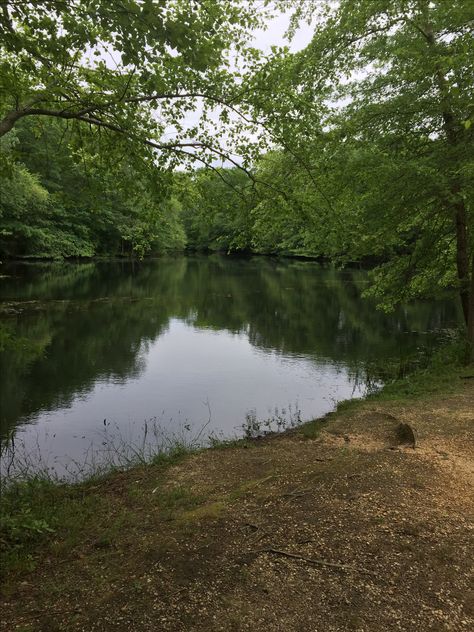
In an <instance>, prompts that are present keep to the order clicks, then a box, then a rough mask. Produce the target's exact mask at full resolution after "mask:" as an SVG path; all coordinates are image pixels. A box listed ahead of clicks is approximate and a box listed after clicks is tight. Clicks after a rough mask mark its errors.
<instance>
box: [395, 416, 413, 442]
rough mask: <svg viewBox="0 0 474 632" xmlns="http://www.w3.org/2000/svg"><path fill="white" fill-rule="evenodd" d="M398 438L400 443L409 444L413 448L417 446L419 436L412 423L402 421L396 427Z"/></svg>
mask: <svg viewBox="0 0 474 632" xmlns="http://www.w3.org/2000/svg"><path fill="white" fill-rule="evenodd" d="M396 433H397V439H398V443H399V445H409V446H411V447H412V448H415V447H416V444H417V437H416V430H415V428H413V426H410V424H407V423H404V422H401V423H399V424H398V426H397V428H396Z"/></svg>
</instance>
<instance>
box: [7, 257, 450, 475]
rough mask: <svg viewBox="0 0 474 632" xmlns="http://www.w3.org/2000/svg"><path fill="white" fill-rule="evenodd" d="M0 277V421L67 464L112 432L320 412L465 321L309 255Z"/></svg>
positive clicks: (38, 270) (97, 447) (225, 433)
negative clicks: (403, 302) (389, 307)
mask: <svg viewBox="0 0 474 632" xmlns="http://www.w3.org/2000/svg"><path fill="white" fill-rule="evenodd" d="M1 274H3V275H4V276H3V278H1V279H0V300H1V301H2V302H3V309H2V316H1V318H0V349H1V350H2V352H1V353H0V371H1V376H2V379H1V384H0V429H1V433H2V435H3V436H4V437H5V436H7V435H10V436H11V435H12V434H13V435H14V436H15V439H16V443H17V445H18V444H19V443H21V444H23V445H24V446H25V447H26V450H27V451H28V453H29V454H30V455H33V454H37V453H41V456H42V459H43V463H46V464H47V465H48V466H50V467H54V468H56V470H57V471H59V472H62V471H64V464H65V463H68V462H70V461H69V459H72V460H73V461H74V462H75V463H76V464H80V463H81V462H83V461H84V460H85V459H87V458H88V459H90V458H91V446H93V447H92V452H94V454H95V456H94V458H98V459H100V451H101V450H106V449H108V447H109V446H108V444H107V441H109V440H110V436H111V435H112V434H113V435H114V440H115V439H117V437H120V440H119V443H120V441H122V440H123V441H124V442H128V443H135V444H136V445H140V446H142V441H143V440H144V442H145V443H149V444H152V443H153V442H158V441H161V440H163V437H165V436H168V437H169V436H172V435H176V434H178V435H180V436H181V435H183V436H184V435H186V437H187V439H188V440H191V439H193V438H194V439H199V441H205V440H206V439H207V438H208V437H209V435H213V436H219V437H222V438H224V437H234V436H241V435H242V432H243V429H242V424H245V422H246V418H247V419H249V418H250V419H255V418H257V419H259V420H265V419H269V418H274V420H275V419H276V418H279V419H280V420H281V419H284V420H285V422H286V423H292V422H295V421H297V420H298V419H300V418H301V419H310V418H313V417H316V416H320V415H322V414H324V413H326V412H328V411H330V410H331V409H332V408H333V407H334V406H335V404H336V403H337V402H338V401H340V400H342V399H346V398H348V397H352V396H360V395H363V394H364V393H365V392H366V390H367V388H370V387H371V386H372V387H373V386H374V385H376V384H377V383H380V380H381V379H383V371H380V369H384V370H386V369H387V367H388V366H396V365H398V364H399V363H400V362H404V361H405V360H406V359H407V358H410V357H413V356H414V355H416V354H418V353H419V352H420V350H421V349H424V348H426V347H430V346H432V345H434V344H436V340H437V333H436V332H438V331H439V330H440V329H443V328H446V327H451V326H454V325H456V323H457V322H458V319H459V314H458V313H457V311H456V309H455V307H454V306H453V305H452V304H451V303H443V302H418V303H414V304H411V305H409V306H407V307H405V308H403V309H400V310H398V311H397V312H396V313H395V314H391V315H385V314H383V313H381V312H379V311H377V310H375V308H374V305H373V304H372V303H370V302H369V301H366V300H363V299H361V292H362V291H363V289H364V288H365V286H366V283H367V277H366V273H365V272H363V271H360V270H346V271H343V272H340V271H336V270H334V269H331V268H327V267H323V266H320V265H319V264H317V263H314V262H302V261H291V260H286V261H284V260H274V259H266V258H252V259H238V258H229V257H223V256H222V257H221V256H212V257H197V256H192V257H184V256H183V257H169V258H163V259H157V260H150V261H145V262H142V263H132V262H103V263H61V264H9V265H4V266H3V267H2V270H1ZM104 420H105V421H104ZM144 422H147V426H146V432H147V436H146V437H145V438H144V435H143V432H144ZM104 434H106V435H107V434H108V438H107V437H105V440H104ZM158 434H159V437H158ZM103 446H105V447H103Z"/></svg>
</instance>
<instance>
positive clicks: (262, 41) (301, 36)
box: [163, 12, 313, 167]
mask: <svg viewBox="0 0 474 632" xmlns="http://www.w3.org/2000/svg"><path fill="white" fill-rule="evenodd" d="M290 17H291V13H283V12H278V14H277V15H276V17H274V18H273V19H272V20H270V21H269V22H268V24H267V28H266V29H257V30H255V36H254V40H253V42H252V46H254V47H255V48H259V49H260V50H261V51H262V52H263V53H270V52H271V47H272V46H278V47H281V46H288V47H289V49H290V51H291V52H294V53H295V52H298V51H300V50H302V49H303V48H305V47H306V46H307V45H308V44H309V43H310V41H311V38H312V35H313V27H312V26H311V25H308V24H306V23H302V24H301V25H300V27H299V28H298V29H297V31H296V33H295V35H294V37H293V38H292V40H291V41H289V40H288V39H287V38H286V37H285V33H286V31H287V29H288V27H289V23H290ZM200 114H201V110H200V109H197V110H196V111H195V112H193V113H189V115H188V117H187V120H186V125H187V127H193V126H195V125H196V124H197V123H198V122H199V119H200ZM215 121H216V124H218V112H217V111H216V113H215ZM174 136H175V129H174V128H173V127H169V128H167V129H166V131H165V133H164V135H163V139H164V140H166V141H170V140H171V139H172V138H173V137H174ZM235 159H236V162H238V163H239V164H240V163H241V160H240V158H238V157H237V156H235ZM196 164H197V163H196ZM212 164H213V166H225V167H229V166H231V163H230V162H228V161H224V162H223V161H222V160H221V159H219V158H217V157H216V160H215V161H213V163H212Z"/></svg>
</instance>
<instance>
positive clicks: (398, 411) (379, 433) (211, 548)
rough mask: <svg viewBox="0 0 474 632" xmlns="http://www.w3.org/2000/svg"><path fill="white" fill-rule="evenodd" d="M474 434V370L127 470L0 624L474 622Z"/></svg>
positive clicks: (431, 625) (275, 626)
mask: <svg viewBox="0 0 474 632" xmlns="http://www.w3.org/2000/svg"><path fill="white" fill-rule="evenodd" d="M400 422H405V423H409V424H410V426H411V427H414V428H415V429H416V431H417V447H416V448H411V447H408V446H398V445H397V442H398V439H397V434H396V432H395V429H396V428H397V426H398V424H399V423H400ZM473 435H474V384H473V380H466V381H465V384H464V385H463V387H462V389H461V390H460V392H459V393H458V394H456V395H450V396H447V397H438V398H432V399H431V401H427V400H426V399H424V400H419V401H417V402H414V403H411V404H410V405H405V406H402V405H400V404H392V403H387V402H374V401H372V402H369V401H368V402H365V403H362V404H359V405H358V406H356V407H352V408H349V409H348V410H346V411H345V412H341V413H338V414H336V415H333V416H332V417H331V418H330V420H329V421H328V422H327V423H324V424H321V423H320V424H314V425H313V427H311V426H310V427H307V428H305V429H303V430H302V431H298V432H295V433H293V434H289V435H285V436H280V437H276V438H273V439H265V440H260V441H256V442H255V443H254V444H253V445H251V446H248V447H244V445H240V446H237V447H232V448H228V449H216V450H211V451H206V452H202V453H199V454H196V455H192V456H189V457H187V458H185V459H184V460H183V461H182V462H180V463H179V464H177V465H175V466H173V467H171V468H170V469H168V470H166V472H163V469H160V468H154V467H147V468H143V469H140V470H134V471H130V472H127V473H125V474H121V475H115V476H114V477H112V478H110V479H109V480H107V481H105V482H103V483H101V484H98V485H95V486H92V487H89V488H87V489H86V490H85V491H84V498H83V500H81V502H83V511H84V515H85V516H86V517H85V518H84V522H83V524H82V525H81V529H80V531H79V532H76V531H74V528H73V525H72V526H71V528H70V529H65V530H64V531H63V532H61V531H58V533H57V534H56V535H55V537H54V542H53V543H52V544H51V545H48V546H46V547H44V548H42V549H41V550H40V551H38V553H37V556H36V558H35V560H34V561H35V562H36V569H35V570H34V571H33V572H31V573H30V574H28V573H27V574H25V573H22V574H21V575H15V576H14V577H11V578H10V579H9V580H8V581H7V583H6V585H5V588H4V597H3V604H2V612H3V615H2V624H1V626H0V629H1V630H5V631H7V630H8V631H10V630H21V631H22V632H30V631H33V630H35V631H36V630H38V631H44V632H46V631H48V632H54V631H59V630H67V631H69V630H70V631H79V630H84V631H92V630H101V631H102V630H103V631H108V630H119V631H122V630H123V631H125V630H127V631H133V632H145V631H147V632H148V631H150V632H151V631H162V630H163V631H173V632H174V631H176V632H178V631H183V632H184V631H186V632H187V631H196V632H198V631H202V632H214V631H218V630H219V631H226V632H227V631H232V630H235V631H238V630H250V631H253V632H256V631H260V630H262V631H265V632H273V631H275V632H276V631H278V632H293V631H295V632H296V631H300V630H301V631H302V632H303V631H304V632H312V631H314V632H316V631H318V632H319V631H321V632H331V631H338V632H339V631H341V632H342V631H346V630H347V631H353V630H357V631H359V632H369V631H370V632H381V631H392V630H393V631H395V630H397V631H400V630H402V631H410V632H411V631H413V632H419V631H421V632H425V631H426V632H427V631H433V632H434V631H436V632H440V631H444V630H456V631H457V630H459V631H461V630H466V631H467V630H472V629H474V590H473V587H472V583H470V582H471V581H472V575H471V570H472V562H473V556H472V552H473V548H474V547H473V538H472V526H473V522H472V517H473V516H472V510H473V507H474V503H473V493H472V492H473V485H472V484H473V475H474V474H473V458H472V457H473V443H472V439H473ZM308 437H310V438H308ZM97 499H99V501H100V502H98V501H97Z"/></svg>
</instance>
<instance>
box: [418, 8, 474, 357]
mask: <svg viewBox="0 0 474 632" xmlns="http://www.w3.org/2000/svg"><path fill="white" fill-rule="evenodd" d="M422 14H423V17H424V19H425V26H424V29H421V32H422V33H423V35H424V37H425V38H426V41H427V43H428V47H429V49H430V51H431V52H432V53H435V51H436V39H435V35H434V31H433V28H432V26H431V24H430V21H429V9H428V3H427V2H426V1H424V2H423V4H422ZM434 78H435V82H436V85H437V87H438V91H439V97H440V106H441V107H440V110H441V116H442V118H443V130H444V133H445V136H446V141H447V146H448V163H449V161H450V160H451V156H450V155H449V154H450V153H451V152H453V153H454V154H456V148H457V147H458V144H459V141H460V134H462V131H460V130H461V126H460V124H459V122H457V121H456V118H455V116H454V111H453V108H452V104H451V98H450V91H449V85H448V80H447V78H446V75H445V73H444V71H443V69H442V67H441V65H440V63H439V61H438V60H437V59H436V58H435V62H434ZM455 160H456V158H455V159H454V161H453V165H451V166H450V167H448V169H447V173H448V180H449V181H450V185H449V200H448V201H447V207H448V209H449V210H450V212H451V213H452V214H453V220H454V223H455V226H456V266H457V274H458V281H459V294H460V298H461V305H462V311H463V316H464V322H465V324H466V326H467V337H468V344H469V346H470V352H469V353H470V357H471V358H472V356H473V353H474V306H473V301H474V270H471V271H470V269H469V268H470V265H469V261H470V259H471V256H470V255H471V253H470V252H469V250H470V248H469V228H468V219H467V210H466V204H465V201H464V198H463V195H462V187H461V183H460V182H459V177H458V175H457V174H456V165H455ZM472 265H473V266H474V255H473V256H472Z"/></svg>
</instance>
